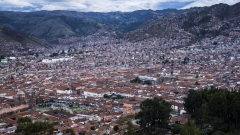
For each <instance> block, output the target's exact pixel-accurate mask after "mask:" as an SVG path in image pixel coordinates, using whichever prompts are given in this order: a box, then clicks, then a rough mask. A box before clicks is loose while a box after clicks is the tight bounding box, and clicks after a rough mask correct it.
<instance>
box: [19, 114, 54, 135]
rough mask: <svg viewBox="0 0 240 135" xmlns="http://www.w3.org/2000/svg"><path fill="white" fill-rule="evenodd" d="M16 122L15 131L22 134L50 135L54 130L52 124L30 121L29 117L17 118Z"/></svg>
mask: <svg viewBox="0 0 240 135" xmlns="http://www.w3.org/2000/svg"><path fill="white" fill-rule="evenodd" d="M17 124H18V126H17V129H16V131H15V133H17V134H22V135H33V134H36V135H38V134H43V135H52V134H53V131H54V127H53V124H50V123H48V122H39V121H36V122H34V123H32V120H31V118H29V117H23V118H19V119H18V121H17Z"/></svg>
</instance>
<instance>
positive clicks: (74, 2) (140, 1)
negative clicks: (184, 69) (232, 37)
mask: <svg viewBox="0 0 240 135" xmlns="http://www.w3.org/2000/svg"><path fill="white" fill-rule="evenodd" d="M237 2H240V0H0V5H1V6H0V10H2V11H24V12H26V11H39V10H74V11H83V12H88V11H93V12H111V11H122V12H128V11H134V10H141V9H152V10H161V9H166V8H177V9H185V8H190V7H196V6H197V7H199V6H201V7H202V6H211V5H214V4H218V3H226V4H229V5H233V4H235V3H237Z"/></svg>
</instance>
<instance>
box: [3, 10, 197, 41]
mask: <svg viewBox="0 0 240 135" xmlns="http://www.w3.org/2000/svg"><path fill="white" fill-rule="evenodd" d="M191 10H193V9H191ZM188 11H190V10H176V9H166V10H157V11H152V10H139V11H134V12H109V13H97V12H76V11H38V12H29V13H24V12H0V24H1V25H4V26H8V27H10V28H12V29H14V30H17V31H20V32H22V33H25V34H28V35H30V36H34V37H37V38H40V39H44V40H46V41H48V42H51V43H57V41H58V40H57V39H58V38H64V37H71V36H74V37H85V36H89V35H92V34H95V33H98V32H99V31H105V33H108V35H110V36H119V35H121V34H123V33H126V32H129V31H132V30H136V29H138V28H141V27H142V26H145V25H147V24H148V23H150V22H151V21H153V20H156V19H159V18H161V17H163V16H171V15H177V14H182V13H186V12H188ZM112 32H114V33H116V34H117V35H115V34H110V33H112Z"/></svg>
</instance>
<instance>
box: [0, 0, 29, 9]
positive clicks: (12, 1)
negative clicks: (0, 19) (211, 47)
mask: <svg viewBox="0 0 240 135" xmlns="http://www.w3.org/2000/svg"><path fill="white" fill-rule="evenodd" d="M0 5H1V7H4V8H9V7H28V6H33V4H32V3H30V2H28V1H25V0H0Z"/></svg>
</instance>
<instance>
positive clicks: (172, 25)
mask: <svg viewBox="0 0 240 135" xmlns="http://www.w3.org/2000/svg"><path fill="white" fill-rule="evenodd" d="M239 10H240V3H237V4H235V5H233V6H229V5H226V4H218V5H214V6H211V7H202V8H199V9H198V10H196V11H193V12H188V13H186V14H181V15H179V16H172V17H163V18H161V19H158V20H156V21H153V22H151V23H150V24H149V25H147V26H145V27H142V28H140V29H137V30H135V31H132V32H129V33H128V34H126V35H125V39H128V40H130V41H141V40H146V39H148V38H169V39H173V40H175V39H176V38H179V39H189V40H188V41H187V42H186V44H192V43H196V42H198V41H200V40H202V39H203V38H213V37H217V36H219V35H223V36H226V37H228V36H229V33H230V32H231V31H233V30H236V29H238V28H239V22H240V11H239Z"/></svg>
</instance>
